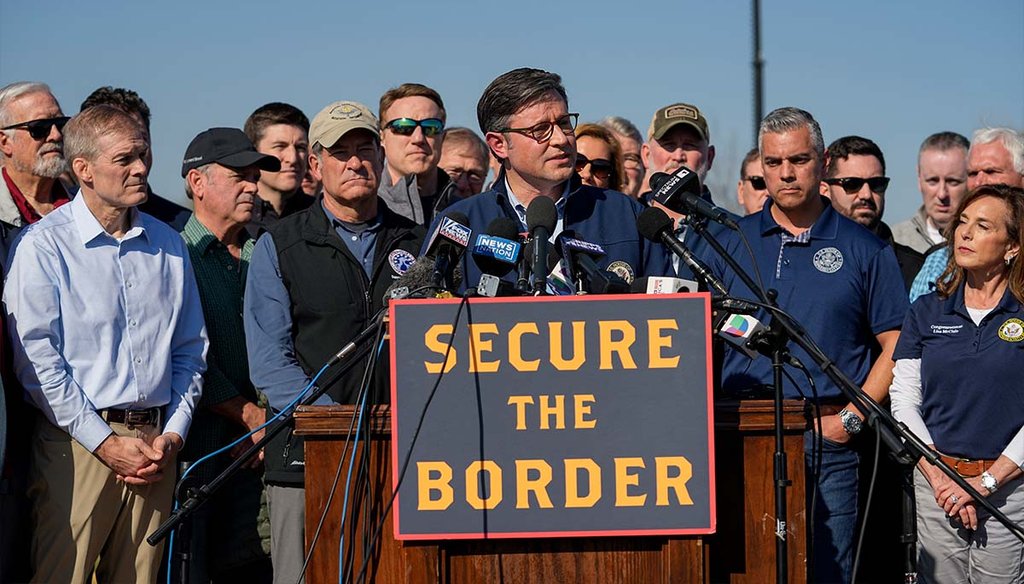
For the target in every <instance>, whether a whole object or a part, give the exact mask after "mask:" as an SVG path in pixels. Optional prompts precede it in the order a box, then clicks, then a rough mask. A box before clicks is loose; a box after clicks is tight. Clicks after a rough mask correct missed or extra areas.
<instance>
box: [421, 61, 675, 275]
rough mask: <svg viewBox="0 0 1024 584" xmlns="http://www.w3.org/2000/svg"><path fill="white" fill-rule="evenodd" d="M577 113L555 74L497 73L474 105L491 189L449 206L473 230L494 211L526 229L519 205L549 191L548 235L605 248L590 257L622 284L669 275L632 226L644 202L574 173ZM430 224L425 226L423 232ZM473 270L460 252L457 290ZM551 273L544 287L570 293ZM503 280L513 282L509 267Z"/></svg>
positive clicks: (659, 253) (481, 228) (480, 229)
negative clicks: (566, 234)
mask: <svg viewBox="0 0 1024 584" xmlns="http://www.w3.org/2000/svg"><path fill="white" fill-rule="evenodd" d="M578 115H579V114H576V113H572V112H570V111H569V101H568V97H567V95H566V92H565V88H564V87H563V86H562V78H561V77H560V76H558V75H556V74H554V73H549V72H547V71H542V70H539V69H530V68H521V69H514V70H512V71H509V72H508V73H504V74H502V75H500V76H498V77H497V78H496V79H495V80H494V81H492V82H491V84H490V85H488V86H487V89H485V90H484V93H483V95H482V96H481V97H480V101H479V102H478V103H477V119H478V121H479V123H480V130H481V132H483V134H484V139H485V140H486V141H487V146H488V147H489V148H490V149H491V152H492V153H493V154H494V155H495V157H497V158H498V159H499V160H500V161H501V170H500V174H499V175H498V177H497V179H496V180H495V182H494V185H493V186H492V187H491V189H490V190H488V191H486V192H484V193H481V194H480V195H477V196H475V197H470V198H469V199H464V200H462V201H460V202H458V203H456V204H454V205H452V207H451V211H452V212H455V211H458V212H461V213H465V214H466V215H467V216H468V217H469V222H470V227H471V228H472V229H473V231H474V232H475V233H485V232H486V229H487V227H488V226H489V225H490V223H491V221H493V220H494V219H497V218H500V217H506V218H509V219H512V220H514V221H515V222H516V223H517V224H518V225H519V227H520V229H521V231H526V209H527V208H528V207H529V206H530V203H531V202H533V200H534V199H536V198H538V197H548V198H549V199H551V200H552V201H554V202H555V209H556V213H557V223H556V225H555V229H554V230H553V232H552V234H551V241H554V240H555V237H557V236H558V234H559V233H561V232H562V230H563V229H572V230H574V231H575V232H576V234H577V236H578V237H579V238H580V239H583V240H586V241H589V242H591V243H596V244H598V245H600V246H602V247H603V248H604V251H605V255H604V256H603V257H601V258H599V259H598V260H597V265H598V266H599V267H600V268H601V269H607V270H609V271H613V272H615V273H616V274H618V275H619V276H621V277H622V278H623V279H625V280H626V281H627V282H629V281H632V280H633V279H634V278H639V277H642V276H657V275H666V274H668V273H669V271H670V270H671V267H670V264H669V261H668V258H667V256H666V255H665V250H664V248H663V247H662V246H661V245H655V244H652V243H650V242H648V241H647V240H645V239H644V238H642V237H640V234H639V233H638V232H637V229H636V217H637V216H638V215H639V214H640V212H641V211H642V210H643V207H642V206H641V205H640V204H639V203H638V202H637V201H636V200H635V199H631V198H630V197H627V196H625V195H623V194H622V193H619V192H616V191H610V190H604V189H600V188H597V187H592V186H587V185H584V184H582V182H581V181H580V177H579V175H578V174H576V172H575V168H576V136H575V133H574V130H575V128H576V120H577V118H578ZM434 223H435V224H436V223H437V220H435V221H434ZM435 229H436V225H432V226H431V229H430V230H429V232H430V233H433V231H434V230H435ZM556 271H559V268H556ZM480 274H481V270H480V268H479V266H477V264H476V262H475V260H474V259H473V258H472V254H467V260H466V274H465V277H464V279H463V285H462V286H463V288H466V287H470V286H476V284H477V282H479V281H480ZM557 278H558V274H556V276H555V278H553V279H549V286H548V291H549V292H550V291H553V290H554V291H557V292H558V293H568V292H571V290H568V288H567V287H566V286H564V285H556V284H555V282H554V280H555V279H557ZM506 279H507V280H510V281H512V280H514V279H515V273H512V274H510V275H508V276H506ZM562 284H564V282H562Z"/></svg>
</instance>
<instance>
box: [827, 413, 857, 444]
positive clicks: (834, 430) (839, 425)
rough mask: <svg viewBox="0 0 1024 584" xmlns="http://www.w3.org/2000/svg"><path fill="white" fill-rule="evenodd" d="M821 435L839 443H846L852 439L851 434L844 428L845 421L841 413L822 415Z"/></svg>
mask: <svg viewBox="0 0 1024 584" xmlns="http://www.w3.org/2000/svg"><path fill="white" fill-rule="evenodd" d="M821 436H822V437H823V438H827V439H828V440H831V441H832V442H835V443H837V444H846V443H847V442H849V441H850V435H849V434H847V433H846V428H843V421H842V420H841V419H839V414H835V415H832V416H822V417H821Z"/></svg>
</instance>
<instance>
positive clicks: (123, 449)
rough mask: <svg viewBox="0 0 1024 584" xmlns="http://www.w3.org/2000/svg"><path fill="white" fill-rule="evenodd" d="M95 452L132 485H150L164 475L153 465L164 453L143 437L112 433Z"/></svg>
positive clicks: (118, 475)
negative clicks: (153, 467)
mask: <svg viewBox="0 0 1024 584" xmlns="http://www.w3.org/2000/svg"><path fill="white" fill-rule="evenodd" d="M175 436H177V434H175ZM178 439H179V440H180V439H181V438H180V437H179V438H178ZM95 454H96V456H97V457H99V459H100V460H101V461H102V462H103V464H105V465H107V466H108V467H109V468H110V470H112V471H114V472H115V473H116V474H117V478H118V479H120V480H123V481H124V482H126V483H128V484H130V485H148V484H150V483H155V482H156V481H158V480H160V478H161V476H162V475H161V473H159V472H157V471H159V468H157V469H152V468H151V467H152V466H153V464H154V462H153V461H154V460H156V459H159V458H161V457H162V456H163V454H162V453H159V452H157V451H156V449H155V448H153V447H152V446H150V445H149V444H146V442H145V441H144V440H142V439H141V438H132V437H130V436H118V435H117V434H111V435H109V436H107V438H106V439H105V440H104V441H103V442H102V443H100V445H99V447H98V448H97V449H96V452H95ZM143 471H146V474H144V475H141V474H140V473H142V472H143Z"/></svg>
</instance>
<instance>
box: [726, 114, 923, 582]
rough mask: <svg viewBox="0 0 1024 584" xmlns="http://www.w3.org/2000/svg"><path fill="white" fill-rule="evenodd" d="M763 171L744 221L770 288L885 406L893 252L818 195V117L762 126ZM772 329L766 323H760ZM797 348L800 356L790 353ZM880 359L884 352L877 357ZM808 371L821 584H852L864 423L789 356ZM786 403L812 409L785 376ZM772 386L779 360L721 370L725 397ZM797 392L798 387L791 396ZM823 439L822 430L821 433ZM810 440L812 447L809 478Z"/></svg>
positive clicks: (893, 321) (729, 364) (896, 307)
mask: <svg viewBox="0 0 1024 584" xmlns="http://www.w3.org/2000/svg"><path fill="white" fill-rule="evenodd" d="M758 142H759V146H760V149H761V162H762V164H763V166H764V176H765V182H766V183H767V186H768V192H769V195H770V197H771V200H770V201H769V203H768V204H767V205H766V206H765V207H764V209H762V210H761V211H760V212H759V213H755V214H753V215H748V216H747V217H745V218H743V219H741V220H740V221H739V226H740V230H741V232H742V233H743V234H744V235H745V236H746V238H747V239H748V240H749V241H750V244H751V246H752V247H753V251H754V255H755V256H756V259H757V265H758V268H759V270H760V273H761V277H762V278H763V279H764V286H765V288H768V289H775V290H776V291H778V305H779V306H780V307H781V308H782V309H783V310H786V311H787V312H789V313H790V314H791V315H792V316H793V317H794V318H795V319H796V320H797V321H798V322H799V323H800V324H802V325H803V326H804V327H805V328H806V329H807V331H808V333H809V334H810V336H811V337H812V338H813V339H814V341H816V342H817V343H818V345H819V346H820V347H821V348H822V350H823V351H824V352H825V354H826V355H827V356H828V357H829V358H830V359H833V360H834V361H835V363H836V365H837V366H838V367H839V369H840V370H841V371H842V372H843V373H845V374H846V375H847V376H848V377H849V378H850V379H851V380H852V381H853V382H854V383H857V384H860V385H861V387H862V388H863V389H864V391H865V392H867V393H868V394H869V395H870V396H871V397H872V398H874V400H875V401H878V402H883V401H884V400H885V399H886V397H887V396H888V392H889V385H890V383H891V382H892V368H893V362H892V351H893V349H894V348H895V345H896V341H897V339H898V338H899V327H900V325H901V324H902V322H903V317H904V316H905V314H906V311H907V296H906V293H905V292H904V287H903V279H902V277H901V276H900V269H899V265H898V264H897V262H896V256H895V255H894V254H893V251H892V248H890V247H889V246H888V245H886V244H885V242H883V241H882V240H880V239H878V238H877V237H875V236H874V235H873V234H872V233H871V232H869V231H868V230H867V229H865V228H864V227H862V226H860V225H858V224H857V223H855V222H853V221H851V220H849V219H847V218H846V217H843V216H842V215H840V214H839V213H838V212H836V211H835V210H834V209H833V208H832V206H831V204H830V203H829V201H828V199H826V198H824V197H822V196H820V195H819V189H820V185H821V179H822V178H823V176H824V169H825V163H826V158H825V147H824V141H823V139H822V136H821V128H820V126H818V123H817V122H816V121H815V120H814V118H813V117H812V116H811V114H809V113H807V112H805V111H803V110H800V109H796V108H781V109H777V110H775V111H773V112H772V113H770V114H768V116H767V117H765V119H764V120H762V121H761V128H760V132H759V139H758ZM723 244H724V246H725V248H726V250H727V251H728V252H729V253H730V254H731V255H732V257H733V258H735V259H736V260H737V261H738V262H739V264H740V266H741V267H742V268H743V269H744V270H746V271H747V272H748V273H749V274H753V273H754V271H753V266H752V265H751V263H750V256H749V254H748V253H747V251H746V249H745V248H744V246H743V244H742V241H741V240H740V238H739V237H738V235H737V234H735V233H733V232H727V233H726V234H725V236H724V237H723ZM706 259H707V260H708V263H709V264H710V266H711V268H712V271H713V272H715V273H716V274H719V275H720V276H722V279H723V280H724V282H725V285H726V287H728V288H729V290H730V294H731V295H733V296H737V297H741V298H755V296H754V295H753V293H752V292H751V291H750V290H748V289H747V288H746V287H745V286H744V285H743V284H742V283H741V282H740V280H739V279H738V278H737V277H736V275H735V274H734V273H733V272H732V270H730V269H727V268H726V267H725V262H724V261H723V260H722V259H721V258H719V257H708V258H706ZM758 318H762V319H763V321H764V322H767V319H768V317H767V315H766V314H759V315H758ZM791 345H792V344H791ZM879 347H880V348H881V352H880V354H879ZM792 352H793V354H794V356H796V357H797V358H799V359H800V360H801V361H803V363H804V364H805V366H806V367H807V368H808V370H809V371H810V374H811V376H812V377H813V379H814V384H815V386H816V388H817V394H818V396H819V397H820V400H821V403H822V407H821V434H822V438H823V439H824V440H823V443H824V444H823V447H822V460H821V472H820V476H819V478H818V482H817V484H816V485H812V484H809V485H808V493H811V492H813V490H814V489H817V491H818V492H817V507H816V509H815V511H814V525H813V546H814V547H813V551H814V557H813V558H812V559H811V561H812V563H813V570H814V571H813V574H814V581H817V582H849V581H850V577H851V570H852V561H853V542H854V535H855V533H856V530H857V465H858V458H857V453H856V452H855V451H854V450H852V449H851V448H849V446H848V444H847V443H848V442H849V440H850V438H851V437H852V436H853V435H854V434H857V433H858V432H859V431H860V430H861V426H862V420H863V418H864V415H865V413H864V412H859V411H858V410H857V409H856V408H853V407H850V406H849V402H848V401H847V400H846V399H845V398H844V397H843V394H842V393H841V392H840V390H839V388H838V387H837V386H836V385H835V384H834V383H833V382H832V381H831V380H830V379H829V378H828V377H827V376H826V375H825V374H824V373H822V372H821V370H820V369H819V368H818V367H817V366H816V365H815V364H814V362H813V361H811V359H810V357H809V356H808V355H807V353H805V352H804V351H803V350H802V349H799V348H796V347H792ZM788 372H789V373H790V377H789V378H791V379H792V380H793V381H792V382H787V381H786V380H787V378H786V377H784V378H783V379H784V384H785V385H784V389H783V393H784V396H785V397H786V398H787V399H799V398H808V399H809V398H810V397H811V396H812V395H813V394H812V389H811V386H810V384H809V383H808V382H807V380H806V378H805V376H804V375H803V374H802V373H801V372H800V371H797V370H795V369H789V371H788ZM772 383H773V375H772V367H771V359H769V358H767V357H758V358H755V359H753V360H751V359H750V358H749V357H747V356H746V354H744V353H742V352H740V351H736V350H731V349H729V350H727V351H726V355H725V360H724V363H723V367H722V389H723V391H724V392H725V393H726V394H736V393H743V392H748V391H750V390H754V389H757V388H764V387H766V386H770V385H771V384H772ZM794 383H795V387H794ZM815 428H817V423H816V424H815ZM812 446H813V441H812V435H811V433H808V434H807V435H805V439H804V452H805V463H806V464H807V465H808V473H807V476H808V477H811V476H812V474H811V467H810V463H811V459H810V455H811V452H812V450H813V449H812Z"/></svg>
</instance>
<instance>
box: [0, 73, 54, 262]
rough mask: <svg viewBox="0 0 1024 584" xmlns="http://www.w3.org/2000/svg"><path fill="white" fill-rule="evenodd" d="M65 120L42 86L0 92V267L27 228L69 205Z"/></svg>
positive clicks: (20, 84)
mask: <svg viewBox="0 0 1024 584" xmlns="http://www.w3.org/2000/svg"><path fill="white" fill-rule="evenodd" d="M67 121H68V118H67V116H65V115H64V112H62V111H61V109H60V104H59V103H57V99H56V98H55V97H53V93H51V92H50V88H49V86H47V85H46V84H45V83H38V82H29V81H21V82H18V83H11V84H10V85H8V86H6V87H4V88H3V89H0V130H2V132H0V153H2V154H3V157H2V159H0V172H2V174H3V180H2V181H0V258H2V259H0V262H3V266H4V267H6V265H7V250H8V249H9V246H10V243H11V242H12V241H13V240H14V235H15V234H16V233H17V232H18V231H19V230H20V229H21V228H22V227H24V226H25V225H29V224H31V223H35V222H36V221H39V220H40V219H42V218H43V216H44V215H46V214H48V213H49V212H50V211H53V210H54V209H56V208H57V207H59V206H61V205H63V204H64V203H67V202H68V201H69V200H70V197H69V196H68V193H67V191H66V190H64V187H63V185H61V183H60V181H59V180H58V178H59V177H60V175H61V174H63V173H65V172H67V171H68V164H67V162H66V161H65V160H64V153H63V149H64V135H63V134H62V133H61V132H62V130H63V129H64V124H66V123H67Z"/></svg>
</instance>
